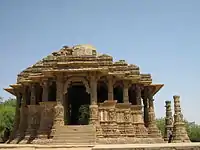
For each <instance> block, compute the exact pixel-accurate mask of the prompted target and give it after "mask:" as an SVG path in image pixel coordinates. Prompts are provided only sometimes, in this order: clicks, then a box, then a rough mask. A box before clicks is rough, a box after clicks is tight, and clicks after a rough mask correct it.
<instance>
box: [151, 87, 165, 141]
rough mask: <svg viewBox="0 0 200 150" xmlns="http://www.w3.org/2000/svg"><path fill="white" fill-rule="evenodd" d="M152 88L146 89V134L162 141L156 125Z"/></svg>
mask: <svg viewBox="0 0 200 150" xmlns="http://www.w3.org/2000/svg"><path fill="white" fill-rule="evenodd" d="M152 92H153V87H149V88H148V100H149V123H148V132H149V136H150V137H152V138H157V139H162V135H161V132H160V130H159V129H158V127H157V125H156V117H155V111H154V103H153V102H154V99H153V95H152Z"/></svg>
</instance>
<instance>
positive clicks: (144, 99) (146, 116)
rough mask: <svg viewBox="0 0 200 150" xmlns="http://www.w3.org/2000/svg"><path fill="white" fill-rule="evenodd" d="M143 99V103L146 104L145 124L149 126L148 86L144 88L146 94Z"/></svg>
mask: <svg viewBox="0 0 200 150" xmlns="http://www.w3.org/2000/svg"><path fill="white" fill-rule="evenodd" d="M142 99H143V104H144V125H145V127H148V120H149V119H148V117H149V103H148V98H147V90H146V88H145V89H144V95H143V97H142Z"/></svg>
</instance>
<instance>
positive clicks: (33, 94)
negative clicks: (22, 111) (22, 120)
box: [26, 84, 36, 136]
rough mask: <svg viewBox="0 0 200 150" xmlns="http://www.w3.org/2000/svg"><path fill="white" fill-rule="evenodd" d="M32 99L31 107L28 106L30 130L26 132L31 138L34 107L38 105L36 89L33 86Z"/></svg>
mask: <svg viewBox="0 0 200 150" xmlns="http://www.w3.org/2000/svg"><path fill="white" fill-rule="evenodd" d="M30 88H31V98H30V105H28V128H27V130H26V136H29V135H30V134H31V132H32V124H31V122H32V119H33V118H32V117H33V115H34V107H35V104H36V87H35V85H34V84H33V85H31V86H30Z"/></svg>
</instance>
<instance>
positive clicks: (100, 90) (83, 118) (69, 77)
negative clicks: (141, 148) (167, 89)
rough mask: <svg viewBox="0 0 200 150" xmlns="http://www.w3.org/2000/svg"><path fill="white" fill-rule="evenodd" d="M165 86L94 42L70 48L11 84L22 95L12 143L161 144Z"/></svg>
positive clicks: (51, 56)
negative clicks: (160, 103)
mask: <svg viewBox="0 0 200 150" xmlns="http://www.w3.org/2000/svg"><path fill="white" fill-rule="evenodd" d="M162 87H163V84H153V83H152V78H151V75H150V74H143V73H141V72H140V69H139V67H138V66H136V65H133V64H128V63H127V62H126V61H125V60H119V61H116V62H114V61H113V57H112V56H109V55H107V54H100V53H98V52H97V51H96V48H94V47H93V46H91V45H75V46H73V47H68V46H64V47H63V48H62V49H60V50H59V51H57V52H53V53H52V54H50V55H48V56H47V57H45V58H43V59H42V60H40V61H38V62H37V63H36V64H34V65H32V66H31V67H28V68H27V69H25V70H24V71H22V72H21V73H20V74H19V75H18V77H17V82H16V84H12V85H10V87H9V88H5V90H6V91H8V92H9V93H11V94H13V95H15V96H16V97H17V106H16V115H15V122H14V130H13V132H12V134H11V136H10V140H9V142H12V143H55V144H56V143H62V144H64V143H66V144H72V143H79V144H80V143H87V144H88V143H90V144H91V143H107V144H108V143H156V142H157V143H158V142H163V141H164V140H163V139H162V137H161V133H160V131H159V130H158V128H157V126H156V122H155V112H154V99H153V97H154V95H155V94H156V93H157V92H158V91H159V90H160V89H161V88H162Z"/></svg>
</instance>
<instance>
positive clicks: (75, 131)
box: [53, 125, 95, 145]
mask: <svg viewBox="0 0 200 150" xmlns="http://www.w3.org/2000/svg"><path fill="white" fill-rule="evenodd" d="M94 143H95V128H94V127H93V126H92V125H77V126H64V127H60V128H59V129H57V131H56V133H55V135H54V137H53V144H86V145H88V144H94Z"/></svg>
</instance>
